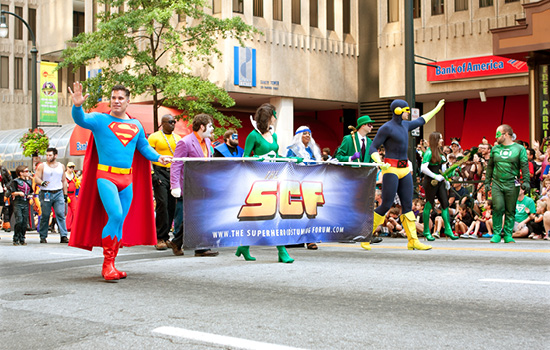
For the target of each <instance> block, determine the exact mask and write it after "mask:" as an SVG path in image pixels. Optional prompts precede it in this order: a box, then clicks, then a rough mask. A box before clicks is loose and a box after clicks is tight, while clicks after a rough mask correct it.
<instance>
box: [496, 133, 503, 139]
mask: <svg viewBox="0 0 550 350" xmlns="http://www.w3.org/2000/svg"><path fill="white" fill-rule="evenodd" d="M501 136H502V133H501V132H500V131H497V136H496V138H497V139H498V138H499V137H501Z"/></svg>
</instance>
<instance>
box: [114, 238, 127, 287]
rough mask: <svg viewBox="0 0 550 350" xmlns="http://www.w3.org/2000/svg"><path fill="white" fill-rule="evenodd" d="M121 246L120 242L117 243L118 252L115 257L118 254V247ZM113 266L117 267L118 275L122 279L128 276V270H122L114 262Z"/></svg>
mask: <svg viewBox="0 0 550 350" xmlns="http://www.w3.org/2000/svg"><path fill="white" fill-rule="evenodd" d="M119 248H120V242H118V243H117V245H116V252H115V257H116V256H117V255H118V249H119ZM113 267H114V268H115V270H116V272H118V277H119V278H120V279H121V280H122V279H125V278H126V276H128V274H126V272H124V271H120V270H119V269H117V268H116V267H115V265H114V264H113Z"/></svg>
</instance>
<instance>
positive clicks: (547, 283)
mask: <svg viewBox="0 0 550 350" xmlns="http://www.w3.org/2000/svg"><path fill="white" fill-rule="evenodd" d="M479 281H480V282H500V283H519V284H544V285H550V282H546V281H527V280H501V279H492V278H484V279H480V280H479Z"/></svg>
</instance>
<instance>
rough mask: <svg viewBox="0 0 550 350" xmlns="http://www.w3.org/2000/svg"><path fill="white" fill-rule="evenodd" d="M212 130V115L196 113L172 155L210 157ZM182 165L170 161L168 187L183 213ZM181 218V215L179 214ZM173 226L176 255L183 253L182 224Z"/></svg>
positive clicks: (197, 253)
mask: <svg viewBox="0 0 550 350" xmlns="http://www.w3.org/2000/svg"><path fill="white" fill-rule="evenodd" d="M213 131H214V126H213V125H212V117H211V116H210V115H208V114H198V115H196V116H195V117H194V118H193V132H192V133H191V134H189V135H187V136H185V137H184V138H182V139H181V140H179V141H178V144H177V145H176V150H175V151H174V156H175V157H176V158H209V157H212V147H211V141H210V137H211V136H212V132H213ZM184 165H185V162H183V161H181V160H179V161H175V162H174V163H172V167H171V169H170V187H171V188H172V191H171V193H172V196H174V197H175V198H177V199H178V204H181V208H180V207H179V205H178V206H176V210H177V211H180V210H181V212H180V213H181V214H183V201H179V198H180V197H182V195H183V191H182V188H183V185H184ZM181 217H182V220H183V215H182V216H181ZM174 226H179V229H178V231H177V232H176V233H175V234H174V239H173V240H172V252H173V253H174V255H176V256H181V255H183V250H182V249H181V248H182V246H183V225H182V224H181V223H179V222H176V223H174ZM218 254H219V253H218V252H214V251H212V250H210V249H197V250H195V256H217V255H218Z"/></svg>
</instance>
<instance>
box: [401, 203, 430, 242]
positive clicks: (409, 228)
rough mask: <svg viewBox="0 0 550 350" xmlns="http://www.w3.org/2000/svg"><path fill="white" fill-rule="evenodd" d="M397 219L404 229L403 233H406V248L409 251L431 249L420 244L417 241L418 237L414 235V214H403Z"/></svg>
mask: <svg viewBox="0 0 550 350" xmlns="http://www.w3.org/2000/svg"><path fill="white" fill-rule="evenodd" d="M399 218H400V219H401V223H402V224H403V228H405V232H406V233H407V238H408V239H409V243H408V244H407V248H408V249H409V250H414V249H416V250H429V249H432V246H431V245H426V244H423V243H420V241H419V240H418V236H417V235H416V225H415V221H416V218H415V217H414V213H413V212H412V211H410V212H408V213H405V214H401V216H400V217H399Z"/></svg>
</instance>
